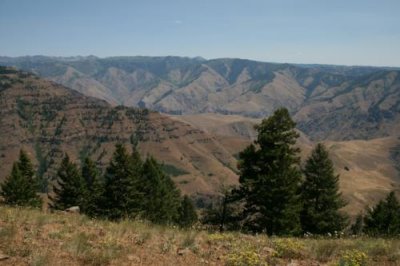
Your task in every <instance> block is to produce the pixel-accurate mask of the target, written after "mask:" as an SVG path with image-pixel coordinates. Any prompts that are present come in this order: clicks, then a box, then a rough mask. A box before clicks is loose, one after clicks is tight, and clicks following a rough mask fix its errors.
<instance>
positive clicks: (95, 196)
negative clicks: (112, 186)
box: [82, 157, 104, 216]
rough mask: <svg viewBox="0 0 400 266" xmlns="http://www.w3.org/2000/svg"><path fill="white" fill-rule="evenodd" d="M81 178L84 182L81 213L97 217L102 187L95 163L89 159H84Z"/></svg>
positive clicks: (99, 212) (99, 211)
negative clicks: (84, 192)
mask: <svg viewBox="0 0 400 266" xmlns="http://www.w3.org/2000/svg"><path fill="white" fill-rule="evenodd" d="M82 178H83V180H84V181H85V191H86V193H87V195H86V196H85V203H84V205H83V207H82V211H83V212H84V213H86V214H88V215H89V216H99V215H100V214H101V206H100V205H101V196H102V194H103V190H104V186H103V184H102V182H101V181H100V173H99V170H98V169H97V168H96V165H95V163H94V162H93V161H92V160H91V159H90V158H89V157H87V158H85V160H84V162H83V165H82Z"/></svg>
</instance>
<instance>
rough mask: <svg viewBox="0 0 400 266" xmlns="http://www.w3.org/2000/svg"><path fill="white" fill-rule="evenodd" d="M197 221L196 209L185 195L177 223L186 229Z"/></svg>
mask: <svg viewBox="0 0 400 266" xmlns="http://www.w3.org/2000/svg"><path fill="white" fill-rule="evenodd" d="M197 219H198V218H197V213H196V208H195V207H194V205H193V202H192V200H191V199H190V198H189V197H188V196H187V195H185V196H184V197H183V199H182V202H181V206H180V208H179V220H178V223H179V225H180V226H181V227H184V228H187V227H190V226H192V225H193V224H194V223H196V222H197Z"/></svg>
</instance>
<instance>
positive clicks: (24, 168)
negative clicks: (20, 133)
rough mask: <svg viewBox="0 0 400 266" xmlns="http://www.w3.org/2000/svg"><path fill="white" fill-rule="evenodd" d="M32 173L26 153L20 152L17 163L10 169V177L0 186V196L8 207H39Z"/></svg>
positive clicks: (39, 201) (39, 203)
mask: <svg viewBox="0 0 400 266" xmlns="http://www.w3.org/2000/svg"><path fill="white" fill-rule="evenodd" d="M33 175H34V171H33V167H32V164H31V161H30V160H29V157H28V156H27V155H26V153H25V152H24V151H23V150H21V151H20V156H19V161H17V162H15V163H14V164H13V167H12V171H11V175H10V176H9V177H8V178H7V179H6V180H5V181H4V183H2V184H1V190H2V191H1V195H2V196H3V197H4V202H5V203H6V204H9V205H16V206H31V207H40V206H41V204H42V200H41V198H40V197H39V196H38V195H37V194H36V184H35V180H34V178H33Z"/></svg>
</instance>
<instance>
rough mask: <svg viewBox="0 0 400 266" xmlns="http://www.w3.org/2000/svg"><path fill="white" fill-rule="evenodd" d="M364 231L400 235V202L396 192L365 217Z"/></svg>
mask: <svg viewBox="0 0 400 266" xmlns="http://www.w3.org/2000/svg"><path fill="white" fill-rule="evenodd" d="M364 232H365V233H367V234H369V235H375V236H377V235H378V236H379V235H386V236H398V235H400V203H399V201H398V199H397V198H396V195H395V194H394V192H390V193H389V194H388V195H387V197H386V198H385V199H384V200H381V201H379V202H378V203H377V205H376V206H375V207H373V208H371V209H369V210H367V214H366V216H365V218H364Z"/></svg>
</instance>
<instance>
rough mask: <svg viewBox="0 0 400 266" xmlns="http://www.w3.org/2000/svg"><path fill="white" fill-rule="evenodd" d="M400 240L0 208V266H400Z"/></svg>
mask: <svg viewBox="0 0 400 266" xmlns="http://www.w3.org/2000/svg"><path fill="white" fill-rule="evenodd" d="M399 264H400V240H398V239H379V238H373V239H372V238H366V237H363V238H351V237H350V238H346V237H345V238H343V237H342V238H336V237H331V238H315V239H314V238H277V237H267V236H266V235H257V236H251V235H244V234H241V233H239V232H235V233H223V234H220V233H215V232H206V231H202V230H196V229H190V230H179V229H176V228H170V227H161V226H156V225H151V224H148V223H145V222H143V221H121V222H119V223H113V222H108V221H100V220H90V219H89V218H87V217H86V216H83V215H79V214H66V213H54V214H47V213H43V212H40V211H38V210H29V209H17V208H8V207H4V206H0V265H16V266H19V265H21V266H22V265H33V266H42V265H54V266H57V265H97V266H99V265H182V266H183V265H227V266H240V265H246V266H258V265H299V266H311V265H315V266H317V265H379V266H385V265H399Z"/></svg>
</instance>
